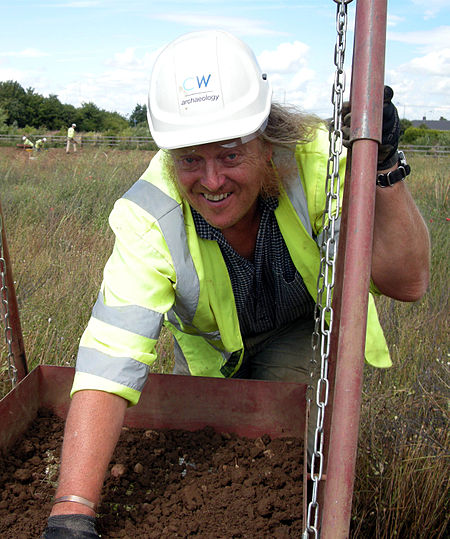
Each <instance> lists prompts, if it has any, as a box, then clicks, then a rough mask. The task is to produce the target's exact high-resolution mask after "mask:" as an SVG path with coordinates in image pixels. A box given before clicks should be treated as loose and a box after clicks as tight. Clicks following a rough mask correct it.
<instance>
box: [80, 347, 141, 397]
mask: <svg viewBox="0 0 450 539" xmlns="http://www.w3.org/2000/svg"><path fill="white" fill-rule="evenodd" d="M76 369H77V372H85V373H87V374H93V375H95V376H100V377H101V378H106V379H108V380H111V381H112V382H117V383H118V384H121V385H124V386H126V387H130V388H132V389H135V390H136V391H142V388H143V387H144V384H145V381H146V380H147V374H148V369H149V368H148V365H145V363H141V362H140V361H136V360H135V359H133V358H131V357H114V356H110V355H108V354H104V353H103V352H99V351H98V350H94V349H93V348H87V347H85V346H80V348H79V350H78V356H77V367H76ZM130 380H132V381H133V382H132V383H131V382H130Z"/></svg>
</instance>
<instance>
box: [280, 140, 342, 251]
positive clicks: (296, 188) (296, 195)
mask: <svg viewBox="0 0 450 539" xmlns="http://www.w3.org/2000/svg"><path fill="white" fill-rule="evenodd" d="M278 151H279V152H280V153H279V155H282V152H283V150H278ZM285 159H292V160H293V163H292V169H293V170H296V171H297V173H296V174H295V173H293V174H292V176H291V177H290V178H289V179H288V181H287V182H286V185H285V189H286V194H287V195H288V198H289V200H290V201H291V204H292V206H293V207H294V210H295V212H296V213H297V215H298V217H299V219H300V221H301V222H302V224H303V226H304V227H305V229H306V231H307V232H308V234H309V235H310V236H311V237H312V238H313V239H314V241H315V242H316V243H317V245H318V246H319V247H320V246H321V245H322V237H323V232H322V233H320V234H319V235H318V236H316V235H315V234H314V233H313V231H312V226H311V221H310V218H309V212H308V202H307V200H306V195H305V190H304V189H303V184H302V181H301V179H300V175H299V173H298V167H297V162H296V161H295V156H292V155H291V156H290V157H287V156H285ZM294 164H295V169H294ZM340 229H341V218H340V217H339V219H337V220H336V221H335V226H334V231H335V243H334V245H333V246H331V249H333V252H332V253H330V256H334V255H335V254H336V253H337V248H338V244H339V232H340Z"/></svg>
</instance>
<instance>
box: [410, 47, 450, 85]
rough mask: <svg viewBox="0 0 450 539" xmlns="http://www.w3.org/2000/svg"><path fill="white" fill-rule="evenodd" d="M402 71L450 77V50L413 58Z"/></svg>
mask: <svg viewBox="0 0 450 539" xmlns="http://www.w3.org/2000/svg"><path fill="white" fill-rule="evenodd" d="M402 69H410V70H411V71H414V72H416V73H417V74H418V75H422V76H423V75H437V76H439V77H443V78H447V77H450V48H447V49H441V50H438V51H433V52H430V53H428V54H426V55H425V56H421V57H417V58H413V59H412V60H411V61H410V62H409V63H408V64H404V66H402Z"/></svg>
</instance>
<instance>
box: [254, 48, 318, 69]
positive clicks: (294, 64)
mask: <svg viewBox="0 0 450 539" xmlns="http://www.w3.org/2000/svg"><path fill="white" fill-rule="evenodd" d="M308 52H309V47H308V45H305V44H304V43H301V42H300V41H294V42H293V43H280V45H278V47H277V48H276V49H275V50H272V51H263V52H262V53H261V54H260V55H259V56H258V61H259V64H260V66H261V68H262V70H263V71H268V72H269V73H296V72H298V70H299V69H300V68H301V67H303V66H304V65H306V58H307V56H308Z"/></svg>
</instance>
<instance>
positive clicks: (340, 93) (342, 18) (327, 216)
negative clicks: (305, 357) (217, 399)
mask: <svg viewBox="0 0 450 539" xmlns="http://www.w3.org/2000/svg"><path fill="white" fill-rule="evenodd" d="M333 1H334V2H335V3H336V4H338V5H337V6H336V8H337V9H336V32H337V36H336V45H335V49H334V65H335V66H336V71H335V76H334V83H333V89H332V95H331V102H332V104H333V119H332V121H331V124H330V131H329V142H330V146H329V148H330V149H329V155H328V163H327V178H326V184H325V189H326V204H325V210H324V214H323V221H322V228H323V233H322V234H323V236H322V243H321V247H320V256H321V258H320V268H319V276H318V279H317V302H316V306H315V312H314V317H315V325H314V332H313V335H312V348H313V355H312V359H311V387H314V380H315V378H316V371H317V370H318V360H317V358H316V355H317V351H318V350H319V348H320V377H319V379H318V381H317V387H316V395H315V398H316V404H317V419H316V430H315V434H314V450H313V453H312V456H311V480H312V482H313V485H312V494H311V501H310V502H309V504H308V512H307V522H306V528H305V531H304V532H303V538H304V539H307V538H308V537H315V538H317V537H319V526H320V522H319V509H320V508H319V503H318V490H319V483H320V481H321V480H322V473H323V467H324V455H323V446H324V421H325V408H326V406H327V404H328V395H329V381H328V357H329V353H330V342H331V332H332V329H333V309H332V307H331V301H332V292H333V288H334V282H335V275H336V265H335V251H336V248H337V245H336V239H337V238H336V236H337V234H336V224H337V221H338V219H339V208H340V186H341V178H340V174H339V158H340V156H341V153H342V146H343V144H342V116H341V114H342V105H343V102H344V91H345V72H344V57H345V48H346V32H347V22H348V17H347V4H349V3H350V2H351V1H352V0H333ZM308 395H309V396H308V398H311V396H310V392H309V393H308Z"/></svg>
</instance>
